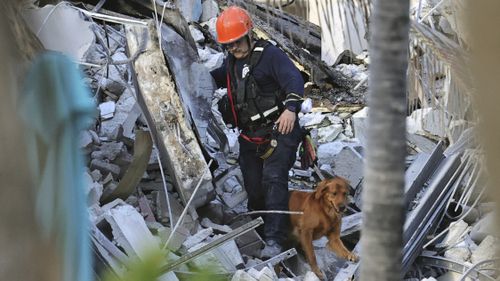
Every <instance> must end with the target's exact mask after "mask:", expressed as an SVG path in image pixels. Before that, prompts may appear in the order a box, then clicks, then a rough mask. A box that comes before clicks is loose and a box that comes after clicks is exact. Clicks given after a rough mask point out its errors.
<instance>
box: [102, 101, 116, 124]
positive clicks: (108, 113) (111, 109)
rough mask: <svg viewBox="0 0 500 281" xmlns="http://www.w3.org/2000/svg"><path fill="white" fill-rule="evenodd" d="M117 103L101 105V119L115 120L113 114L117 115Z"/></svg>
mask: <svg viewBox="0 0 500 281" xmlns="http://www.w3.org/2000/svg"><path fill="white" fill-rule="evenodd" d="M115 109H116V106H115V102H114V101H107V102H103V103H101V104H99V110H100V112H101V118H102V119H103V120H106V119H110V118H113V114H114V113H115Z"/></svg>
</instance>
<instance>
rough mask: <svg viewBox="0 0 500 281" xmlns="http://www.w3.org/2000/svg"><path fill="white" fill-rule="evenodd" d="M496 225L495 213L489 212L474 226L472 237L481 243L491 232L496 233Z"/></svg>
mask: <svg viewBox="0 0 500 281" xmlns="http://www.w3.org/2000/svg"><path fill="white" fill-rule="evenodd" d="M495 225H496V222H495V216H494V213H489V214H487V215H486V216H484V217H483V218H482V219H481V220H479V221H478V222H477V223H476V224H475V225H473V226H472V230H471V233H470V237H471V238H472V240H473V241H474V242H476V243H478V244H479V243H481V241H483V239H484V238H485V237H486V236H488V234H489V233H494V231H495Z"/></svg>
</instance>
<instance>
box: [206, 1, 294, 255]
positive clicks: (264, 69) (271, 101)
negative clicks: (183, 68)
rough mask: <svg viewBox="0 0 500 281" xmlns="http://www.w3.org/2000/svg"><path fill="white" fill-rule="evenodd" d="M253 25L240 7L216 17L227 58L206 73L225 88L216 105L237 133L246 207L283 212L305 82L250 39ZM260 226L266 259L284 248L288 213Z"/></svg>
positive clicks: (283, 59) (282, 57)
mask: <svg viewBox="0 0 500 281" xmlns="http://www.w3.org/2000/svg"><path fill="white" fill-rule="evenodd" d="M252 27H253V24H252V20H251V18H250V16H249V14H248V13H247V11H245V10H244V9H242V8H239V7H237V6H231V7H229V8H228V9H226V10H225V11H224V12H222V13H221V14H220V16H219V17H218V18H217V22H216V31H217V41H218V42H219V43H221V44H222V45H223V46H224V47H225V49H226V50H227V51H228V56H227V57H226V59H225V60H224V63H223V65H222V66H221V67H220V68H218V69H215V70H213V71H212V73H211V74H212V76H213V77H214V79H215V81H216V83H217V86H218V87H227V92H228V94H227V96H225V97H224V98H223V99H221V101H220V102H219V109H220V110H221V113H222V115H223V118H224V121H225V122H226V123H228V124H230V125H232V126H233V127H238V128H239V129H240V130H241V133H240V136H239V145H240V154H239V164H240V168H241V171H242V174H243V180H244V186H245V190H246V192H247V194H248V209H249V210H250V211H255V210H278V211H287V210H288V172H289V170H290V169H291V168H292V166H293V164H294V163H295V160H296V151H297V147H298V144H299V143H300V141H301V140H302V137H303V129H302V128H301V127H300V126H299V123H298V118H297V113H298V112H299V111H300V108H301V103H302V97H303V92H304V80H303V78H302V75H301V74H300V72H299V70H298V69H297V68H296V67H295V66H294V64H293V63H292V61H291V60H290V59H289V58H288V56H287V55H286V54H285V53H284V52H283V51H282V50H281V49H279V48H278V47H276V46H275V45H274V44H272V43H271V42H270V41H266V40H253V39H252ZM264 222H265V223H264V231H263V232H264V239H265V242H266V245H265V247H264V249H262V251H261V257H262V258H264V259H265V258H270V257H273V256H275V255H277V254H279V253H280V252H281V251H282V250H283V248H282V245H283V241H284V240H285V239H286V238H287V236H288V224H289V215H288V214H283V213H282V214H279V213H278V214H277V213H273V214H265V215H264Z"/></svg>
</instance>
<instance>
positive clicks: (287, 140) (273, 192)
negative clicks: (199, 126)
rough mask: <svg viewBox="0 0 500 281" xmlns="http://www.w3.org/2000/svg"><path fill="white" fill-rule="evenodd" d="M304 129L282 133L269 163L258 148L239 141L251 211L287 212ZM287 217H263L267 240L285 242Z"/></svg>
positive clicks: (249, 143)
mask: <svg viewBox="0 0 500 281" xmlns="http://www.w3.org/2000/svg"><path fill="white" fill-rule="evenodd" d="M302 136H303V130H302V128H300V126H299V124H298V122H295V126H294V129H293V130H292V132H291V133H289V134H287V135H282V134H279V135H278V137H277V140H278V145H277V147H276V148H275V149H274V152H273V154H271V156H269V158H267V159H266V160H262V159H261V158H260V157H259V155H261V153H262V152H259V149H260V150H262V149H263V147H259V145H256V144H254V143H251V142H248V141H246V140H245V139H243V138H241V137H240V138H239V143H240V158H239V162H240V167H241V172H242V174H243V180H244V185H245V190H246V192H247V193H248V209H249V210H251V211H256V210H284V211H288V171H289V170H290V169H291V168H292V167H293V164H294V162H295V160H296V152H297V147H298V145H299V143H300V141H301V140H302ZM289 221H290V219H289V215H288V214H266V215H265V216H264V235H265V239H266V240H269V239H273V240H275V241H277V242H278V243H280V244H281V243H282V242H283V240H285V239H286V238H287V235H288V234H287V233H288V232H287V229H288V225H289Z"/></svg>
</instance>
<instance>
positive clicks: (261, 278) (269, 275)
mask: <svg viewBox="0 0 500 281" xmlns="http://www.w3.org/2000/svg"><path fill="white" fill-rule="evenodd" d="M248 273H249V274H250V275H252V277H254V278H255V279H257V280H258V281H274V280H276V279H278V276H276V273H275V272H274V270H271V269H270V268H269V267H267V266H266V267H264V268H263V269H261V270H260V271H257V270H256V269H254V268H250V269H249V270H248Z"/></svg>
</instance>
